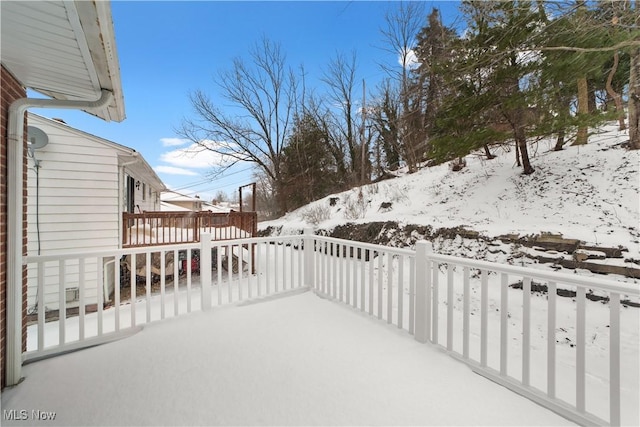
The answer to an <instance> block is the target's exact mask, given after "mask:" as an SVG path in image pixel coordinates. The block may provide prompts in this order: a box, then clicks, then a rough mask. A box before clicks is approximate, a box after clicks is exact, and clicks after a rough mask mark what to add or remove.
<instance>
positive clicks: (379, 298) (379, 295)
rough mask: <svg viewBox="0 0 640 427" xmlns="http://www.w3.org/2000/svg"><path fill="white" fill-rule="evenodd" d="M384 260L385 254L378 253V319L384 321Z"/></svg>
mask: <svg viewBox="0 0 640 427" xmlns="http://www.w3.org/2000/svg"><path fill="white" fill-rule="evenodd" d="M383 258H384V252H382V251H381V252H379V253H378V319H382V280H383V278H384V272H383V270H382V261H383Z"/></svg>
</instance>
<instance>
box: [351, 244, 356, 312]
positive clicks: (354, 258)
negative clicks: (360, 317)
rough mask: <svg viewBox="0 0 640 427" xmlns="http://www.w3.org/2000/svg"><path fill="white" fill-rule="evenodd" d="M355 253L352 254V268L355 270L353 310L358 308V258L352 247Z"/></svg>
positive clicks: (353, 248) (352, 297)
mask: <svg viewBox="0 0 640 427" xmlns="http://www.w3.org/2000/svg"><path fill="white" fill-rule="evenodd" d="M351 249H352V250H353V252H352V253H351V255H352V256H351V267H352V269H353V283H352V285H353V293H352V295H351V299H352V301H353V308H356V309H357V308H358V257H357V252H356V248H355V247H353V246H352V247H351Z"/></svg>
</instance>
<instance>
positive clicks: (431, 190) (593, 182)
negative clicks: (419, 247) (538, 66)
mask: <svg viewBox="0 0 640 427" xmlns="http://www.w3.org/2000/svg"><path fill="white" fill-rule="evenodd" d="M628 138H629V137H628V133H627V131H624V132H619V131H618V130H617V125H615V124H610V125H607V126H604V127H602V128H601V129H599V130H597V131H594V134H593V135H591V136H590V139H589V144H587V145H584V146H566V147H565V149H564V150H562V151H552V148H553V146H554V144H555V141H553V140H543V141H541V142H540V143H539V144H538V145H537V147H536V148H535V149H532V153H531V161H532V164H533V166H534V168H535V169H536V171H535V172H534V173H533V174H531V175H528V176H524V175H522V174H521V168H519V167H517V166H516V165H515V154H514V153H513V151H511V152H506V151H504V149H502V148H496V149H493V151H494V154H496V155H497V157H496V158H495V159H493V160H486V158H485V157H483V156H481V155H469V156H467V158H466V159H467V167H466V168H464V169H462V170H461V171H459V172H454V171H452V170H451V169H450V168H449V165H448V164H442V165H439V166H435V167H430V168H424V169H422V170H420V171H418V172H416V173H414V174H410V175H404V176H401V177H399V178H396V179H392V180H387V181H382V182H380V183H377V184H370V185H366V186H364V187H361V188H356V189H352V190H349V191H346V192H343V193H339V194H335V195H331V196H327V197H325V198H323V199H321V200H318V201H316V202H313V203H311V204H309V205H307V206H304V207H302V208H300V209H297V210H295V211H293V212H290V213H289V214H287V215H285V216H283V217H282V218H280V219H277V220H274V221H269V222H263V223H261V224H260V228H266V227H267V226H273V227H282V231H281V233H282V234H290V233H291V231H296V232H297V231H299V230H300V229H303V228H305V227H309V226H310V225H315V226H317V227H318V228H323V229H331V228H333V227H335V226H336V225H341V224H344V223H346V222H355V223H364V222H371V221H397V222H399V223H400V224H401V225H402V224H417V225H430V226H432V227H433V228H434V229H437V228H441V227H458V226H464V227H465V228H467V229H469V230H475V231H477V232H479V233H481V234H482V235H485V236H488V237H496V236H499V235H503V234H508V233H515V234H519V235H521V236H525V235H531V234H539V233H541V232H549V233H560V234H562V235H563V236H564V237H566V238H572V239H579V240H582V241H583V242H585V243H586V244H590V245H604V246H612V247H617V246H619V245H620V246H623V247H625V248H627V249H628V250H629V257H632V258H634V259H640V244H639V241H640V225H639V224H640V216H639V211H640V198H639V191H638V189H639V187H640V175H639V173H638V170H639V168H640V152H638V151H629V150H627V149H625V148H622V147H621V146H620V144H621V143H623V142H625V141H627V140H628ZM360 192H362V198H360ZM331 198H337V200H336V203H335V205H334V206H330V199H331ZM383 203H390V204H391V206H390V207H383ZM385 206H388V205H385Z"/></svg>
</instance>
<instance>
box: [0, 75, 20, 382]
mask: <svg viewBox="0 0 640 427" xmlns="http://www.w3.org/2000/svg"><path fill="white" fill-rule="evenodd" d="M0 76H1V79H2V84H0V90H1V96H0V128H1V129H0V130H1V134H0V138H1V139H0V385H1V387H2V388H4V384H5V368H6V360H7V359H6V339H7V331H6V325H7V318H6V316H7V310H6V307H7V172H8V170H7V144H8V112H9V105H10V104H11V103H12V102H13V101H14V100H16V99H19V98H24V97H25V96H26V91H25V89H24V88H23V87H22V86H21V85H20V83H19V82H18V81H17V80H16V79H15V78H14V77H13V76H12V75H11V74H10V73H9V72H8V71H7V70H5V68H4V67H1V72H0ZM25 126H26V117H25ZM24 143H25V145H26V137H25V141H24ZM23 165H24V176H23V178H24V182H25V183H26V182H27V181H26V179H27V167H26V166H27V156H26V150H25V155H24V157H23ZM26 196H27V186H26V185H24V186H23V203H22V205H23V222H22V230H23V231H22V236H23V237H22V242H23V243H22V252H23V254H26V253H27V234H26V233H27V222H26V218H27V201H26ZM22 293H23V306H22V315H23V318H26V314H27V310H26V308H27V306H26V304H27V275H26V269H24V270H23V273H22ZM26 344H27V334H26V322H23V332H22V348H23V350H25V349H26Z"/></svg>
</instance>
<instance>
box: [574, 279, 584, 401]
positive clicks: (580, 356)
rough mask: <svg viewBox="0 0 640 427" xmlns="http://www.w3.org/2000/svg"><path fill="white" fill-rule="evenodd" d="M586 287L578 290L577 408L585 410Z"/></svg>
mask: <svg viewBox="0 0 640 427" xmlns="http://www.w3.org/2000/svg"><path fill="white" fill-rule="evenodd" d="M586 299H587V298H586V289H585V288H583V287H582V286H579V287H578V289H577V292H576V408H577V409H578V412H584V411H585V389H586V383H585V379H586V378H585V373H586V369H585V350H586V345H585V344H586V342H585V323H586V322H585V311H586V310H585V309H586Z"/></svg>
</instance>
